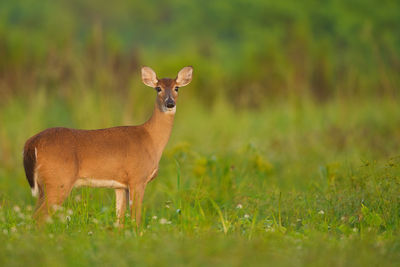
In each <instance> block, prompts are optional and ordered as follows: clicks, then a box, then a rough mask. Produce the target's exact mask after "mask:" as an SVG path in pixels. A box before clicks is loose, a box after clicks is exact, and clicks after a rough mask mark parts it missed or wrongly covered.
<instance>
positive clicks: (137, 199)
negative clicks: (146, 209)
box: [129, 184, 146, 227]
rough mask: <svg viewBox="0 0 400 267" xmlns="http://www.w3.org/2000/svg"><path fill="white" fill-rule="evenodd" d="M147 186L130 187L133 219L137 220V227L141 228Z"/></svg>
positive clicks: (130, 204)
mask: <svg viewBox="0 0 400 267" xmlns="http://www.w3.org/2000/svg"><path fill="white" fill-rule="evenodd" d="M145 188H146V185H145V184H140V185H134V186H131V187H129V206H130V207H131V217H132V219H135V220H136V226H137V227H139V225H140V221H141V219H142V203H143V196H144V190H145Z"/></svg>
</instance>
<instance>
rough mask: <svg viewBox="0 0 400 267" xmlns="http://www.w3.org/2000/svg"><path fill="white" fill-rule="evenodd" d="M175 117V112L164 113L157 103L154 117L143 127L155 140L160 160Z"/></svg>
mask: <svg viewBox="0 0 400 267" xmlns="http://www.w3.org/2000/svg"><path fill="white" fill-rule="evenodd" d="M174 117H175V110H174V111H167V112H163V111H162V110H161V108H160V107H159V105H158V103H157V102H156V104H155V105H154V110H153V115H152V116H151V118H150V119H149V120H148V121H147V122H146V123H144V125H143V126H144V128H145V129H146V130H147V132H148V133H149V135H150V136H151V138H152V140H153V144H154V147H155V149H156V154H157V155H158V159H160V158H161V154H162V152H163V150H164V148H165V146H166V145H167V143H168V140H169V137H170V135H171V131H172V126H173V124H174Z"/></svg>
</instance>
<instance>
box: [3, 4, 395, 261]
mask: <svg viewBox="0 0 400 267" xmlns="http://www.w3.org/2000/svg"><path fill="white" fill-rule="evenodd" d="M399 9H400V2H399V1H376V0H363V1H359V0H327V1H320V2H318V3H317V2H315V1H309V0H302V1H271V0H231V1H222V0H216V1H202V0H193V1H183V0H168V1H139V0H133V1H130V0H129V1H128V0H116V1H113V3H112V4H110V3H109V1H101V0H99V1H91V0H79V1H74V0H60V1H51V0H42V1H35V0H20V1H7V0H6V1H0V265H1V266H23V265H26V266H88V265H98V266H109V265H115V266H132V265H139V266H153V265H155V266H184V265H185V266H187V265H189V266H204V265H216V266H246V265H249V266H265V265H270V266H324V267H325V266H399V265H400V194H399V192H400V104H399V92H400V91H399V88H400V75H399V73H400V27H398V25H399V24H400V16H399V12H398V10H399ZM143 65H147V66H150V67H152V68H153V69H154V70H155V71H156V72H157V73H158V74H160V77H174V76H173V75H176V72H177V71H178V70H179V69H181V68H182V67H184V66H187V65H193V68H194V75H193V81H192V83H191V84H190V85H189V86H187V87H185V88H182V89H180V91H179V95H180V96H179V100H178V103H177V113H176V117H175V124H174V128H173V131H172V136H171V139H170V141H169V143H168V145H167V147H166V149H165V151H164V154H163V157H162V159H161V162H160V168H159V174H158V177H157V178H156V179H155V180H154V181H152V182H151V183H150V184H149V185H148V186H147V189H146V193H145V197H144V205H143V223H142V225H141V227H140V228H139V229H136V227H135V226H134V224H133V223H132V222H131V221H130V218H129V215H128V213H127V214H126V223H125V226H124V227H123V228H118V227H116V225H115V221H116V215H115V208H114V206H115V200H114V192H113V190H111V189H93V188H82V189H75V190H73V191H72V193H71V195H70V197H69V198H68V199H67V201H66V202H65V203H64V204H63V206H62V207H60V208H59V209H58V210H57V211H56V213H55V214H54V216H53V217H51V218H50V219H49V220H48V221H47V222H46V224H45V225H44V226H43V227H42V228H40V229H39V228H37V226H36V224H35V222H34V221H33V220H32V218H31V216H32V213H33V210H34V206H35V201H36V199H34V198H33V197H32V196H31V192H30V188H29V185H28V182H27V181H26V178H25V174H24V171H23V166H22V153H21V152H22V149H23V145H24V142H25V140H26V139H27V138H29V137H30V136H32V135H34V134H36V133H37V132H39V131H41V130H44V129H46V128H48V127H55V126H63V127H72V128H81V129H99V128H106V127H112V126H119V125H135V124H139V123H142V122H144V121H145V120H147V119H148V118H149V117H150V116H151V112H152V110H153V105H154V98H155V92H154V90H152V89H151V88H148V87H146V86H144V85H143V84H142V83H141V81H140V76H139V75H140V67H141V66H143Z"/></svg>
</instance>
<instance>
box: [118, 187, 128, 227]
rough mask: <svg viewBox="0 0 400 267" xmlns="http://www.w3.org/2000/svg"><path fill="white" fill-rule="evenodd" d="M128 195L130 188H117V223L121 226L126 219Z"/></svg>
mask: <svg viewBox="0 0 400 267" xmlns="http://www.w3.org/2000/svg"><path fill="white" fill-rule="evenodd" d="M128 197H129V196H128V190H126V189H115V210H116V213H117V224H118V225H119V226H122V224H123V223H124V221H125V210H126V203H127V201H128Z"/></svg>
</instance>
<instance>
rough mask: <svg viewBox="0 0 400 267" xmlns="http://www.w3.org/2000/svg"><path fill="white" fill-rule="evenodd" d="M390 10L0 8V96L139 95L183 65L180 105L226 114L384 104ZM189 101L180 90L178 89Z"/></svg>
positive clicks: (394, 27)
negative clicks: (149, 82) (146, 79)
mask: <svg viewBox="0 0 400 267" xmlns="http://www.w3.org/2000/svg"><path fill="white" fill-rule="evenodd" d="M399 10H400V3H399V1H386V0H385V1H379V2H377V1H374V0H362V1H361V0H325V1H313V0H304V1H268V0H250V1H249V0H232V1H222V0H216V1H199V0H198V1H196V0H195V1H183V0H173V1H124V0H116V1H114V2H112V3H110V2H109V1H90V0H80V1H77V0H76V1H75V0H72V1H51V0H44V1H40V2H38V1H34V0H20V1H2V2H1V3H0V53H1V54H0V58H1V61H0V75H1V76H0V77H1V83H0V89H1V90H0V91H1V97H2V99H4V98H5V97H7V96H9V95H10V94H18V93H21V92H22V93H23V94H25V93H27V92H29V93H32V91H34V92H35V90H34V89H35V88H37V87H40V88H44V89H46V90H49V91H51V92H54V91H57V92H58V93H60V94H68V93H69V92H70V91H71V90H78V91H83V90H92V89H93V90H98V91H101V90H107V91H110V92H112V93H114V94H120V95H126V94H127V92H128V91H129V90H130V89H132V90H142V89H141V88H138V86H137V84H136V81H137V79H138V74H139V69H140V66H142V65H149V66H153V67H154V68H155V70H156V71H158V72H159V73H160V75H161V76H163V75H165V76H173V75H176V74H175V73H176V71H177V70H178V68H180V67H182V66H184V65H188V64H190V65H193V66H194V68H195V71H196V73H197V75H196V76H195V80H194V83H193V86H192V88H191V89H190V92H188V93H187V94H190V95H192V96H193V98H196V99H199V100H201V101H202V102H203V103H205V104H207V105H209V104H210V102H211V103H212V102H213V101H215V99H216V98H217V97H224V98H225V99H226V100H227V101H228V102H229V103H231V104H233V105H235V107H237V106H240V107H245V108H257V107H260V106H262V105H263V104H265V103H266V101H268V100H271V99H277V98H286V97H296V98H298V97H304V96H312V97H313V98H315V99H316V100H317V101H328V100H329V99H331V98H332V97H346V98H347V97H355V98H360V97H366V96H371V97H382V96H389V97H392V96H394V95H397V94H398V87H399V83H400V80H399V75H398V73H399V72H400V57H399V54H400V27H399V25H400V16H399ZM187 91H189V90H187Z"/></svg>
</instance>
